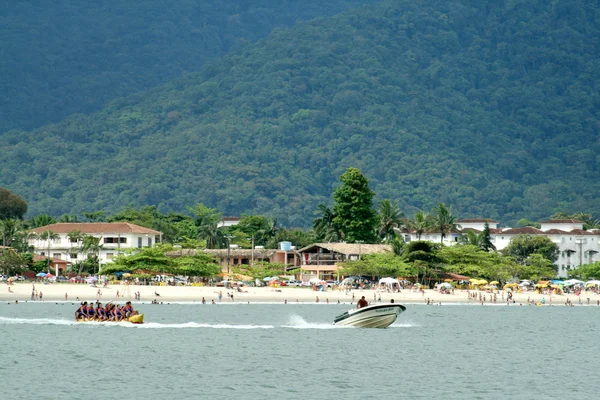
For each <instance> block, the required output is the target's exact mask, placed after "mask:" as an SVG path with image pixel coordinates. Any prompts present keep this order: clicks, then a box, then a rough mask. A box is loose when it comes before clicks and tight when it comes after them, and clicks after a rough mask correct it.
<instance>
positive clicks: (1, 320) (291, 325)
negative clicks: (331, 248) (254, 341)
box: [0, 315, 417, 329]
mask: <svg viewBox="0 0 600 400" xmlns="http://www.w3.org/2000/svg"><path fill="white" fill-rule="evenodd" d="M0 325H64V326H73V325H77V326H111V327H121V328H131V329H275V328H285V329H352V328H354V327H352V326H340V325H333V324H332V323H323V322H308V321H306V320H305V319H304V318H302V317H301V316H299V315H292V316H290V318H289V321H288V322H287V323H286V324H282V325H270V324H207V323H201V322H183V323H171V324H168V323H160V322H147V323H145V324H140V325H138V324H131V323H129V322H85V323H82V322H76V321H73V320H68V319H52V318H9V317H0ZM413 326H417V325H413V324H407V323H403V324H402V323H400V324H399V323H395V324H392V325H391V326H390V328H407V327H413Z"/></svg>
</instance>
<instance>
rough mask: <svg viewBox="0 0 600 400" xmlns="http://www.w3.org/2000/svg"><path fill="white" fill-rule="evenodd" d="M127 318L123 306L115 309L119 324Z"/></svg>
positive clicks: (116, 319)
mask: <svg viewBox="0 0 600 400" xmlns="http://www.w3.org/2000/svg"><path fill="white" fill-rule="evenodd" d="M124 316H125V312H124V311H123V309H122V307H121V306H116V307H115V321H117V322H119V321H122V320H123V317H124Z"/></svg>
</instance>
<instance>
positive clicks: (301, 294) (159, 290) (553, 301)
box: [0, 282, 600, 306]
mask: <svg viewBox="0 0 600 400" xmlns="http://www.w3.org/2000/svg"><path fill="white" fill-rule="evenodd" d="M34 286H35V289H34ZM8 288H10V290H11V291H12V293H10V292H9V291H8ZM32 290H37V291H38V292H40V291H41V292H42V294H43V297H42V300H41V301H40V300H39V299H34V300H32V298H31V294H32ZM242 290H243V292H237V291H233V290H231V289H226V288H223V287H211V286H198V287H195V286H141V285H110V286H108V287H106V288H103V287H101V286H98V287H94V286H90V285H88V284H72V283H52V284H43V283H41V284H40V283H35V282H18V283H15V284H13V285H0V302H8V303H11V302H12V303H14V302H15V300H16V301H18V302H19V303H25V302H27V303H49V302H57V303H58V302H60V303H73V304H75V303H78V302H82V301H88V302H89V301H96V300H99V301H100V302H102V303H108V302H115V303H118V302H125V301H132V302H133V303H137V304H149V305H150V304H152V301H154V300H156V301H157V302H158V303H159V304H160V303H162V304H163V305H164V304H166V303H169V304H202V298H204V299H205V301H206V304H210V305H212V301H213V300H214V301H215V304H279V303H281V304H286V301H287V304H319V305H321V304H325V305H327V304H330V305H331V304H346V305H353V304H356V302H357V301H358V299H360V297H362V296H365V299H366V300H367V301H368V302H369V303H376V302H379V299H380V298H381V302H382V303H386V302H389V301H390V300H392V299H393V300H394V301H395V302H396V303H402V304H411V305H416V304H423V305H426V302H427V299H429V300H430V302H431V304H432V305H439V304H440V303H441V305H484V306H502V305H504V306H506V305H514V306H519V305H520V304H521V305H528V304H531V303H533V304H537V303H545V304H543V305H546V306H547V305H556V306H565V303H566V302H567V300H569V301H570V302H572V303H573V305H575V306H580V305H589V306H600V304H599V303H600V296H598V295H596V294H594V293H592V292H583V293H582V294H581V298H580V297H579V296H576V295H575V294H562V295H555V294H553V295H551V296H550V295H548V294H540V293H536V292H523V293H514V294H513V300H514V303H512V304H507V301H506V293H505V292H503V291H497V292H494V293H490V292H484V291H469V292H467V290H462V289H461V290H455V294H441V293H439V292H437V291H435V290H432V289H427V290H425V292H424V293H420V292H416V291H410V290H408V289H405V290H402V291H401V292H400V293H388V292H385V291H376V290H370V289H369V290H358V289H356V290H352V291H350V292H348V294H346V292H344V291H339V290H329V291H324V292H321V291H313V290H311V289H310V288H295V287H281V288H271V287H259V288H255V287H244V288H242ZM98 291H100V293H101V295H99V294H98ZM117 292H119V297H117ZM137 292H139V293H140V300H139V301H138V300H135V293H137ZM219 292H221V299H220V300H219ZM231 293H233V300H232V299H231V298H230V297H229V294H231ZM469 293H470V294H473V293H477V294H478V296H479V294H481V296H482V298H483V296H485V298H486V301H484V302H481V301H479V300H473V299H471V300H469ZM65 294H66V295H67V298H66V299H65ZM155 294H158V296H156V295H155ZM494 294H495V295H496V298H497V299H496V302H493V301H492V298H493V296H494ZM353 296H354V299H353ZM503 296H504V297H503ZM317 298H318V301H317ZM588 298H589V304H588V300H587V299H588ZM580 300H581V304H580V303H579V301H580ZM528 301H529V302H528Z"/></svg>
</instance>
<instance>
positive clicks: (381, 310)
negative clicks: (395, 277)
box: [333, 303, 406, 328]
mask: <svg viewBox="0 0 600 400" xmlns="http://www.w3.org/2000/svg"><path fill="white" fill-rule="evenodd" d="M403 311H406V307H404V306H403V305H401V304H395V303H386V304H374V305H371V306H366V307H363V308H354V309H352V310H349V311H346V312H345V313H343V314H340V315H338V316H337V317H335V320H334V321H333V324H334V325H349V326H357V327H359V328H387V327H388V326H390V325H391V324H393V323H394V321H396V318H398V315H400V313H401V312H403Z"/></svg>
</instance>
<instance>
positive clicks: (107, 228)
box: [28, 222, 162, 265]
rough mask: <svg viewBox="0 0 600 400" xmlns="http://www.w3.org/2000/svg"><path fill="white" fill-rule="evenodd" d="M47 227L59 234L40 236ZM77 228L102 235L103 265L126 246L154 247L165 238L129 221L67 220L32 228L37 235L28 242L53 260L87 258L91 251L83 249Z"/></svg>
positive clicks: (87, 232)
mask: <svg viewBox="0 0 600 400" xmlns="http://www.w3.org/2000/svg"><path fill="white" fill-rule="evenodd" d="M46 231H50V232H53V233H54V234H56V238H55V239H50V240H45V239H42V238H40V235H42V234H43V233H44V232H46ZM77 231H79V232H81V234H83V235H86V236H94V237H96V238H99V239H100V245H101V248H100V251H99V261H100V264H101V265H102V264H106V263H109V262H111V259H112V258H113V257H116V256H117V255H119V254H120V253H122V252H123V250H125V249H136V248H142V247H152V246H153V245H154V244H155V243H157V242H160V241H161V238H162V233H161V232H159V231H155V230H153V229H149V228H144V227H143V226H139V225H135V224H131V223H128V222H68V223H57V224H51V225H46V226H41V227H39V228H35V229H32V231H31V232H32V233H35V234H37V235H38V236H37V237H35V236H33V237H31V238H30V239H28V242H29V245H30V246H33V248H34V253H35V254H37V255H39V256H44V257H48V256H49V257H51V258H52V259H54V260H63V261H66V262H68V263H70V264H75V263H77V262H79V261H84V260H85V259H86V258H88V254H86V253H85V252H84V251H82V244H83V240H82V239H81V238H75V237H74V236H73V234H72V232H77ZM59 264H60V263H59Z"/></svg>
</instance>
